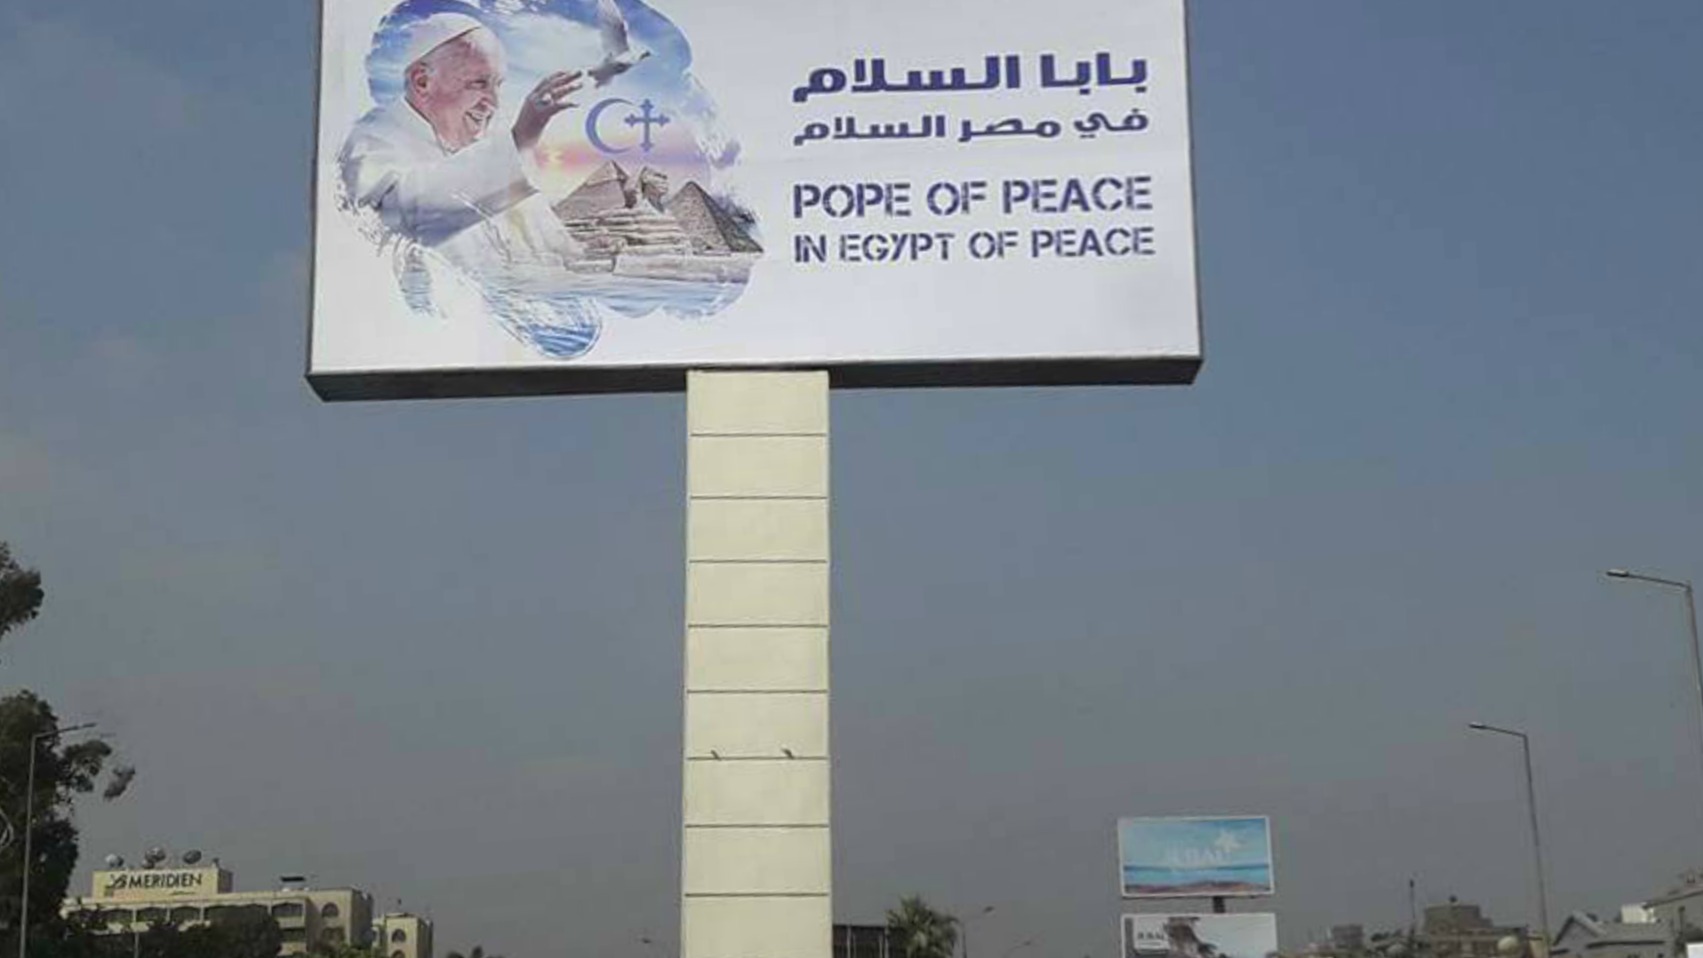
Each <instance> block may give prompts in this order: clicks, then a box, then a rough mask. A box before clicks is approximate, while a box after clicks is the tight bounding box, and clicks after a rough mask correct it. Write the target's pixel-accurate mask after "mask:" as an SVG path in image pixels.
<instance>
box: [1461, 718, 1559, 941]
mask: <svg viewBox="0 0 1703 958" xmlns="http://www.w3.org/2000/svg"><path fill="white" fill-rule="evenodd" d="M1467 727H1468V728H1470V729H1472V730H1473V731H1475V732H1492V733H1494V734H1496V735H1508V736H1512V737H1513V738H1517V739H1519V740H1520V749H1521V751H1522V752H1523V753H1524V755H1525V759H1526V809H1527V811H1529V812H1530V813H1531V820H1532V854H1533V855H1534V856H1535V857H1536V859H1537V920H1538V922H1539V924H1540V925H1541V926H1542V928H1543V953H1544V954H1545V955H1548V954H1549V891H1548V888H1547V887H1546V884H1545V882H1544V878H1543V836H1542V834H1541V833H1540V832H1539V831H1538V826H1537V784H1536V782H1535V780H1534V779H1533V778H1532V740H1531V737H1530V736H1528V735H1527V734H1526V733H1524V732H1519V731H1515V730H1514V729H1511V728H1499V727H1497V726H1495V725H1486V724H1484V723H1483V722H1473V723H1472V724H1470V725H1468V726H1467Z"/></svg>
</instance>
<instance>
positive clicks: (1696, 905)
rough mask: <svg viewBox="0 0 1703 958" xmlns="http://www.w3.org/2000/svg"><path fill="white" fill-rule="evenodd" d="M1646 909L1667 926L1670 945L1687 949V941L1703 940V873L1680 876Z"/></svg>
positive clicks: (1653, 899)
mask: <svg viewBox="0 0 1703 958" xmlns="http://www.w3.org/2000/svg"><path fill="white" fill-rule="evenodd" d="M1644 909H1645V910H1646V911H1648V912H1650V913H1651V914H1652V915H1654V916H1655V918H1656V920H1657V921H1659V922H1661V923H1662V924H1663V925H1666V926H1667V929H1668V934H1669V936H1670V938H1669V942H1670V945H1669V947H1670V948H1672V949H1673V950H1674V951H1675V952H1683V951H1684V949H1683V948H1682V947H1680V946H1681V945H1683V944H1684V943H1685V942H1687V941H1698V940H1703V874H1700V873H1698V872H1689V873H1687V874H1685V875H1682V876H1680V879H1679V884H1677V885H1675V886H1674V887H1673V888H1670V889H1668V890H1667V891H1665V892H1663V893H1662V894H1660V895H1657V896H1656V897H1654V898H1652V899H1650V900H1649V901H1647V902H1645V903H1644Z"/></svg>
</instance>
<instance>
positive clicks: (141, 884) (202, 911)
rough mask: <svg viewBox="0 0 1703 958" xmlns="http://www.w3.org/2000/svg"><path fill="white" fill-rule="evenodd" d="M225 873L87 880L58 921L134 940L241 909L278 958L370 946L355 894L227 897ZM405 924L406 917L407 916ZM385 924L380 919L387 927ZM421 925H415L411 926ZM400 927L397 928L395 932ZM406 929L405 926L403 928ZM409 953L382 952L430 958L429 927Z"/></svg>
mask: <svg viewBox="0 0 1703 958" xmlns="http://www.w3.org/2000/svg"><path fill="white" fill-rule="evenodd" d="M232 885H233V881H232V876H231V873H230V872H229V871H227V870H225V869H224V868H223V867H221V866H220V865H219V864H218V863H217V862H215V863H213V864H212V865H206V866H198V867H183V868H144V869H135V870H120V869H114V870H107V871H97V872H95V873H94V879H93V882H92V887H91V888H90V892H89V895H88V897H86V898H85V897H77V898H70V899H67V900H66V902H65V905H64V907H63V908H62V909H61V912H62V914H64V915H65V916H66V917H70V916H72V915H78V914H84V915H93V916H94V918H95V920H96V921H97V922H98V923H99V924H101V925H104V926H105V928H106V931H107V932H109V933H112V934H135V933H138V932H143V931H147V930H148V928H150V927H151V926H153V925H155V924H159V923H162V922H170V923H172V924H174V925H178V926H192V925H199V924H203V923H206V922H209V921H212V920H214V919H216V918H218V917H219V916H220V915H221V914H229V913H233V912H236V911H239V910H241V909H243V908H264V909H266V911H267V913H268V914H270V915H271V916H272V918H273V919H274V920H276V921H277V922H278V928H279V930H280V931H282V933H283V939H284V945H283V948H282V949H281V954H284V955H300V954H305V953H306V952H307V950H308V948H309V947H310V946H311V945H314V944H317V943H321V942H323V943H326V944H352V945H359V946H365V945H368V944H370V943H371V942H372V932H373V929H374V927H375V922H374V921H373V900H372V896H371V895H369V894H367V893H366V892H364V891H361V890H360V889H358V888H325V889H320V888H305V887H293V886H291V887H284V888H279V889H277V890H276V891H251V892H239V891H233V890H232ZM409 917H411V916H409ZM390 918H391V916H388V915H387V916H385V920H389V919H390ZM414 920H415V921H423V919H414ZM398 927H399V928H400V927H403V926H400V925H399V926H398ZM410 927H412V926H410ZM425 929H426V932H425V935H424V936H423V941H422V942H421V943H420V944H419V945H417V946H416V947H415V948H414V949H412V950H410V949H394V948H393V949H388V950H387V951H386V954H387V955H390V956H391V958H394V953H395V952H396V951H397V950H401V951H402V958H432V951H431V930H430V929H431V924H430V922H425Z"/></svg>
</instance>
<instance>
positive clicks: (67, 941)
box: [30, 906, 283, 958]
mask: <svg viewBox="0 0 1703 958" xmlns="http://www.w3.org/2000/svg"><path fill="white" fill-rule="evenodd" d="M32 924H33V922H32ZM282 945H283V932H282V931H281V930H280V929H279V928H278V922H277V921H276V920H274V919H273V917H272V916H271V914H270V913H268V912H267V910H266V909H265V908H262V907H259V906H248V907H242V908H234V909H232V910H231V911H230V912H228V913H226V914H222V915H220V916H219V917H217V918H214V919H213V920H212V921H210V922H209V923H207V924H205V925H195V926H192V927H189V928H179V927H177V926H175V925H169V924H161V925H154V926H151V927H150V928H148V930H146V931H143V932H141V933H140V934H134V933H128V932H116V933H109V932H108V931H107V928H106V926H105V925H101V924H98V923H97V922H96V920H95V919H94V918H93V917H92V915H91V914H89V913H87V912H85V913H82V914H80V915H78V916H74V917H72V918H71V919H68V920H65V921H55V922H53V923H52V924H51V925H48V926H46V927H44V928H42V929H41V930H40V931H39V932H32V933H31V934H30V955H31V958H132V956H135V958H278V952H279V950H280V948H281V947H282Z"/></svg>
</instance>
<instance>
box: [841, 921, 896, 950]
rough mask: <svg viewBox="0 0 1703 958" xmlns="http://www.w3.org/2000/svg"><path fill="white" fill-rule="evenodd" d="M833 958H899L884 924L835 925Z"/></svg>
mask: <svg viewBox="0 0 1703 958" xmlns="http://www.w3.org/2000/svg"><path fill="white" fill-rule="evenodd" d="M834 958H900V955H899V949H898V947H897V945H896V944H895V942H894V941H893V936H892V933H891V932H889V931H888V930H887V926H886V925H835V926H834Z"/></svg>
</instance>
